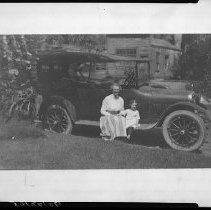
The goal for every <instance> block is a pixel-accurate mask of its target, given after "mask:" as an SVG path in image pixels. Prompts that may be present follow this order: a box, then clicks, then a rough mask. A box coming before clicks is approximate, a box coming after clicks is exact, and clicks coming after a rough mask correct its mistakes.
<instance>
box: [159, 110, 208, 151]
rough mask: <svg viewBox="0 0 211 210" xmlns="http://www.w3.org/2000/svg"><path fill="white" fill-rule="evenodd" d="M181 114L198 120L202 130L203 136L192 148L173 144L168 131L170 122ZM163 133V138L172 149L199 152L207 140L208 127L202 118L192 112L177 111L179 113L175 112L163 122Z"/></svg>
mask: <svg viewBox="0 0 211 210" xmlns="http://www.w3.org/2000/svg"><path fill="white" fill-rule="evenodd" d="M181 114H183V115H188V116H189V117H191V118H193V119H194V120H196V121H197V122H198V124H199V127H200V130H201V135H200V138H199V140H198V141H197V142H196V143H195V144H194V145H192V146H190V147H182V146H179V145H177V144H175V143H174V142H172V140H171V138H170V137H169V134H168V131H167V126H168V124H169V122H170V121H171V119H172V118H174V117H175V116H177V115H181ZM162 132H163V137H164V140H165V141H166V143H167V144H168V145H169V146H170V147H171V148H172V149H176V150H181V151H188V152H190V151H195V150H198V149H199V148H200V147H201V146H202V145H203V143H204V141H205V139H206V126H205V123H204V121H203V119H202V118H201V117H200V116H198V115H197V114H195V113H193V112H191V111H186V110H177V111H174V112H172V113H171V114H169V115H168V116H167V117H166V118H165V120H164V122H163V126H162Z"/></svg>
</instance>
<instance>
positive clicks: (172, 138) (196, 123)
mask: <svg viewBox="0 0 211 210" xmlns="http://www.w3.org/2000/svg"><path fill="white" fill-rule="evenodd" d="M205 134H206V127H205V124H204V121H203V120H202V118H201V117H199V116H198V115H196V114H195V113H193V112H190V111H185V110H180V111H175V112H172V113H171V114H170V115H168V116H167V117H166V119H165V120H164V123H163V136H164V139H165V141H166V142H167V144H168V145H169V146H170V147H172V148H173V149H177V150H183V151H193V150H197V149H199V148H200V147H201V146H202V144H203V142H204V140H205V138H206V135H205Z"/></svg>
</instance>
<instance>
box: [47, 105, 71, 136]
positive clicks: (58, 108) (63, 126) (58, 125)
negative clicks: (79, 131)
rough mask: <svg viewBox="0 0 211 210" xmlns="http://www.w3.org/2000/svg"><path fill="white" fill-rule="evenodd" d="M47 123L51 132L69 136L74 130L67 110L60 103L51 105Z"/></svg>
mask: <svg viewBox="0 0 211 210" xmlns="http://www.w3.org/2000/svg"><path fill="white" fill-rule="evenodd" d="M46 123H47V126H48V128H49V130H51V131H54V132H57V133H64V134H69V133H70V132H71V131H72V128H73V123H72V120H71V118H70V115H69V113H68V111H67V109H66V108H65V106H62V105H61V104H58V103H56V104H51V105H50V106H49V107H48V108H47V113H46Z"/></svg>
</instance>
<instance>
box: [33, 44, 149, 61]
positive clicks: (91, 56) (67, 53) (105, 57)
mask: <svg viewBox="0 0 211 210" xmlns="http://www.w3.org/2000/svg"><path fill="white" fill-rule="evenodd" d="M37 56H38V57H39V59H40V60H51V59H62V60H63V59H65V60H68V61H71V62H98V63H102V62H117V61H137V62H141V63H145V62H149V61H150V60H149V59H138V58H134V57H124V56H118V55H114V54H110V53H96V52H88V51H85V50H78V49H68V48H55V49H50V50H40V51H37Z"/></svg>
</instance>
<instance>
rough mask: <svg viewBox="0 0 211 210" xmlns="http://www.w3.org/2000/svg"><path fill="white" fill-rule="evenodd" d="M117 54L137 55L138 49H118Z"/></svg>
mask: <svg viewBox="0 0 211 210" xmlns="http://www.w3.org/2000/svg"><path fill="white" fill-rule="evenodd" d="M116 54H117V55H121V56H128V57H136V49H134V48H132V49H116Z"/></svg>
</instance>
